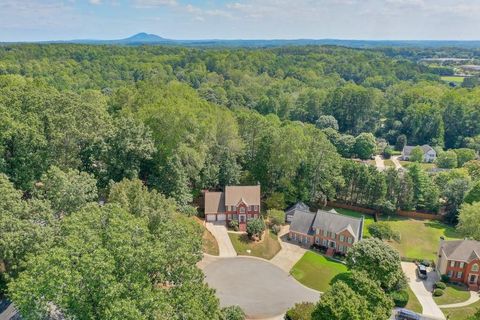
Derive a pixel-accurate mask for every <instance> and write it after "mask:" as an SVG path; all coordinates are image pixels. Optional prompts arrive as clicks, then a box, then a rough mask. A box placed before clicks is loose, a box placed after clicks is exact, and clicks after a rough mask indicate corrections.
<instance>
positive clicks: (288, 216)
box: [285, 201, 310, 223]
mask: <svg viewBox="0 0 480 320" xmlns="http://www.w3.org/2000/svg"><path fill="white" fill-rule="evenodd" d="M295 211H305V212H310V208H309V207H308V206H307V205H306V204H305V203H303V202H301V201H300V202H297V203H295V204H294V205H293V206H291V207H290V208H288V209H287V211H285V221H287V222H288V223H290V222H292V219H293V216H294V215H295Z"/></svg>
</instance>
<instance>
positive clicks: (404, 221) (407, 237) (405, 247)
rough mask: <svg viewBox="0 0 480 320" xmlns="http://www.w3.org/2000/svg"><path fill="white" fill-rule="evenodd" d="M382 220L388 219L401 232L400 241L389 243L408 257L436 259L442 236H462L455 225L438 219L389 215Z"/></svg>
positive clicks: (403, 255) (393, 227)
mask: <svg viewBox="0 0 480 320" xmlns="http://www.w3.org/2000/svg"><path fill="white" fill-rule="evenodd" d="M382 221H387V222H388V223H389V224H390V225H391V227H392V229H393V230H396V231H398V232H400V236H401V240H400V243H397V242H394V241H392V242H389V243H390V244H391V245H392V246H393V247H395V248H396V249H397V250H398V251H399V252H400V255H401V256H402V257H406V258H412V259H421V260H423V259H429V260H435V257H436V255H437V251H438V246H439V241H440V236H443V237H445V239H447V240H448V239H459V238H461V237H460V235H459V234H458V233H457V232H456V231H455V228H454V227H451V226H447V225H446V224H443V223H441V222H438V221H429V220H415V219H409V218H402V217H387V218H385V219H382Z"/></svg>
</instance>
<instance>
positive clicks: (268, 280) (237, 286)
mask: <svg viewBox="0 0 480 320" xmlns="http://www.w3.org/2000/svg"><path fill="white" fill-rule="evenodd" d="M203 271H204V273H205V275H206V282H207V283H208V285H209V286H210V287H212V288H215V289H216V291H217V292H216V294H217V296H218V297H219V299H220V305H221V306H222V307H225V306H230V305H239V306H240V307H241V308H242V309H243V310H244V311H245V313H246V314H247V316H248V318H249V319H265V318H277V317H279V316H280V315H282V314H284V313H285V311H287V310H288V309H289V308H290V307H292V306H293V305H294V304H295V303H297V302H302V301H310V302H317V301H318V300H319V298H320V293H319V292H317V291H315V290H312V289H309V288H307V287H304V286H303V285H301V284H300V283H298V282H297V281H296V280H295V279H293V278H292V277H291V276H290V275H289V274H288V273H286V272H285V271H283V270H282V269H280V268H278V267H277V266H275V265H273V264H271V263H270V262H268V261H264V260H262V259H256V258H250V257H235V258H223V259H222V258H216V259H214V261H212V262H211V263H209V264H207V265H206V266H204V267H203Z"/></svg>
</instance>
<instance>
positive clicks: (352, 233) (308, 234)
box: [289, 209, 364, 254]
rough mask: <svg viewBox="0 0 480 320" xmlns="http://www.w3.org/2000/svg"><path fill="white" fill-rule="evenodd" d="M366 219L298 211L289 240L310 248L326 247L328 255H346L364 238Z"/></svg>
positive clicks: (325, 212) (333, 213)
mask: <svg viewBox="0 0 480 320" xmlns="http://www.w3.org/2000/svg"><path fill="white" fill-rule="evenodd" d="M363 225H364V218H363V217H362V218H354V217H349V216H345V215H342V214H339V213H337V212H336V211H335V210H333V209H332V210H331V211H324V210H318V211H317V212H316V213H313V212H309V211H307V210H297V211H296V212H295V213H294V214H293V218H292V223H291V224H290V232H289V238H290V240H292V241H294V242H298V243H300V244H302V245H306V246H310V245H313V244H316V245H318V246H322V247H326V248H327V254H334V253H342V254H344V253H346V252H347V250H348V248H350V247H351V246H353V244H354V243H356V242H358V241H360V240H362V238H363Z"/></svg>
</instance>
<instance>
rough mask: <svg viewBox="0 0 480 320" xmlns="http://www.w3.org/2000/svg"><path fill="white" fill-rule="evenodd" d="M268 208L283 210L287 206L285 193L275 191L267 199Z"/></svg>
mask: <svg viewBox="0 0 480 320" xmlns="http://www.w3.org/2000/svg"><path fill="white" fill-rule="evenodd" d="M265 204H266V205H267V208H268V209H278V210H283V209H284V208H285V196H284V195H283V193H280V192H274V193H272V195H271V196H269V197H268V198H267V199H266V200H265Z"/></svg>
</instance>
